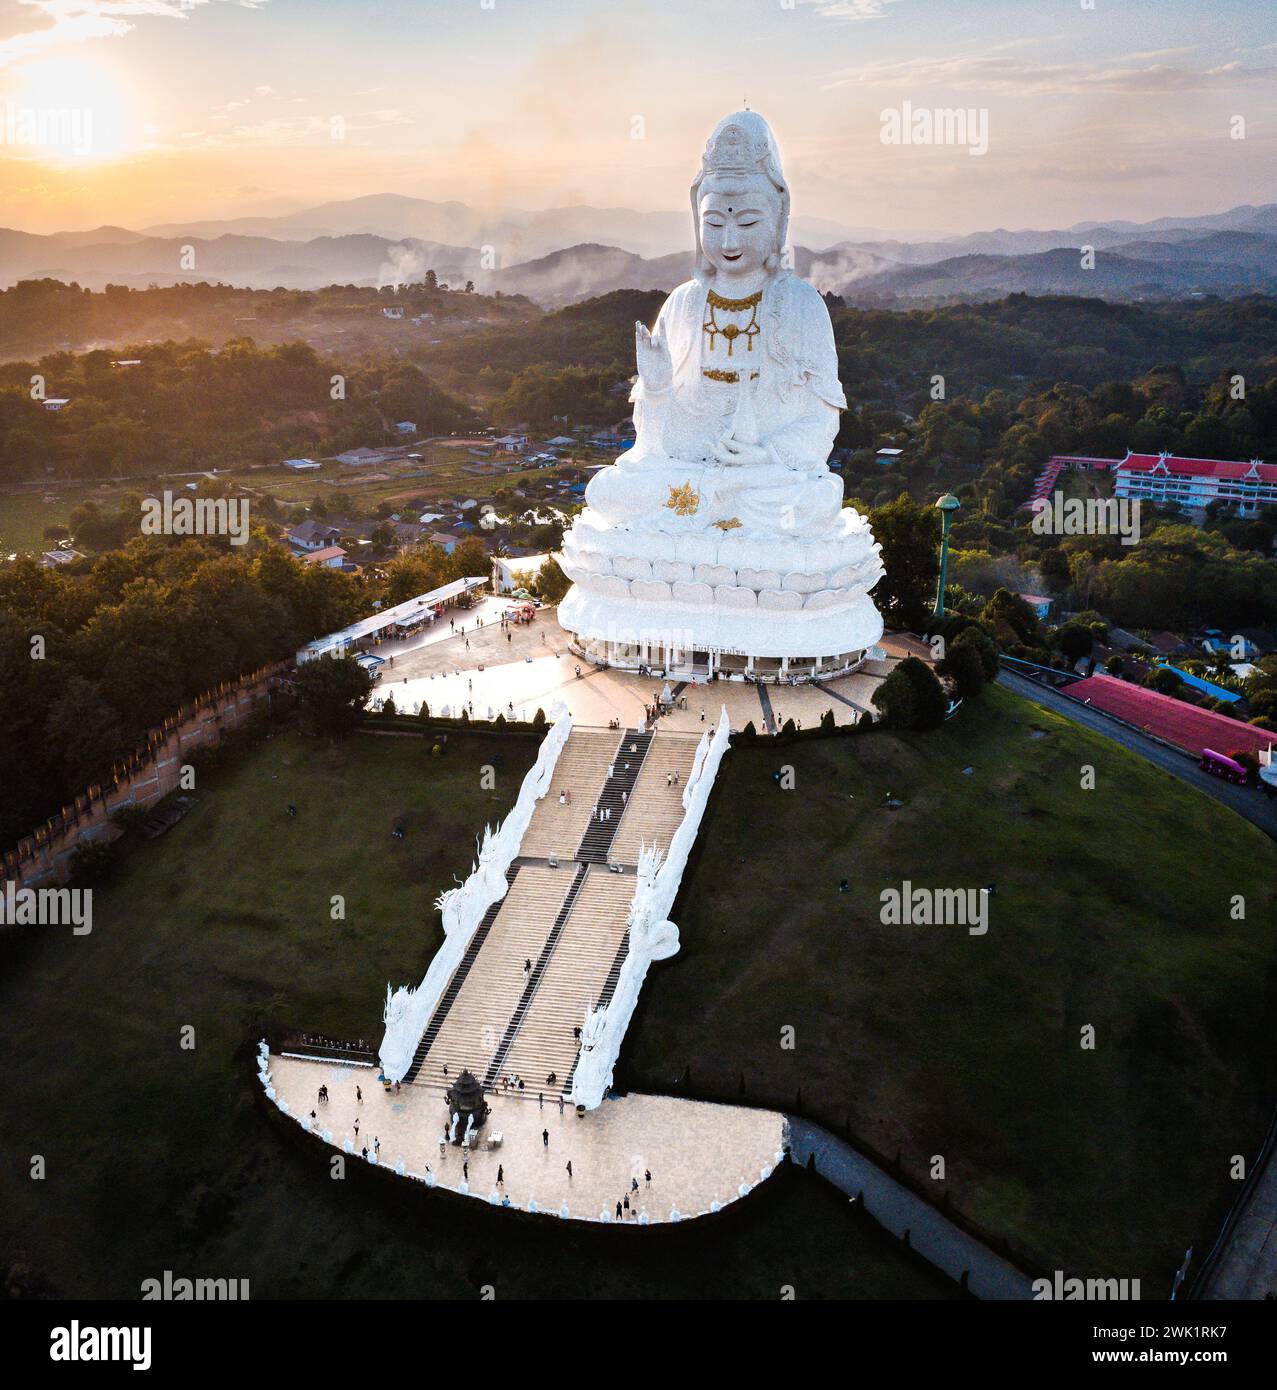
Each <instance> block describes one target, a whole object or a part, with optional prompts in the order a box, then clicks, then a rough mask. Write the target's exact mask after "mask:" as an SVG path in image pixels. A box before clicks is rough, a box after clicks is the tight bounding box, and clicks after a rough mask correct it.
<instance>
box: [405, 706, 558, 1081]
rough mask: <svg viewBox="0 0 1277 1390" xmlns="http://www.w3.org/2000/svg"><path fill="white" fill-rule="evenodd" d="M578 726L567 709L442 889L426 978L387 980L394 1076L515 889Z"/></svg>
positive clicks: (407, 1062)
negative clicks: (437, 941) (453, 882)
mask: <svg viewBox="0 0 1277 1390" xmlns="http://www.w3.org/2000/svg"><path fill="white" fill-rule="evenodd" d="M571 732H572V716H571V714H570V713H568V712H567V711H564V712H563V713H561V714H560V715H559V717H558V718H557V719H556V720H555V722H554V724H553V725H552V726H551V728H550V731H549V733H547V734H546V736H545V738H544V739H543V740H542V742H541V748H540V751H539V752H538V754H537V760H536V762H535V763H534V764H533V766H532V767H531V768H530V769H529V771H528V774H527V776H526V777H524V779H523V785H522V786H521V787H520V788H519V796H518V799H517V800H516V801H515V803H514V809H513V810H512V811H511V812H510V814H509V815H508V816H507V817H506V818H505V820H504V821H503V822H502V823H501V824H500V826H498V827H497V829H496V830H495V831H494V830H493V829H492V827H491V826H485V827H484V830H483V839H482V841H481V842H480V844H479V847H478V854H479V859H478V863H477V864H475V866H474V868H473V870H472V871H471V873H470V876H469V878H467V879H466V881H465V882H464V883H463V884H462V885H461V886H460V887H459V888H450V889H448V891H447V892H446V893H441V894H440V895H439V897H438V899H437V900H436V902H435V906H436V907H437V908H438V909H439V911H440V912H441V913H442V915H443V936H444V941H443V945H442V946H441V947H440V948H439V950H438V951H437V952H436V953H435V956H434V959H433V960H432V961H431V962H430V965H429V967H428V969H427V970H426V973H425V977H424V978H423V979H422V981H421V983H420V984H419V985H418V986H417V987H416V989H413V988H412V987H411V986H409V985H401V986H400V987H399V988H398V989H397V990H394V991H393V992H392V991H391V987H390V986H389V985H387V986H386V1007H385V1012H384V1013H383V1015H382V1020H383V1022H384V1023H385V1025H386V1032H385V1036H384V1037H383V1038H382V1040H381V1051H380V1057H381V1066H382V1071H383V1073H384V1074H385V1076H386V1078H387V1080H389V1081H402V1080H403V1078H404V1076H406V1075H407V1072H408V1069H409V1067H411V1065H412V1059H413V1055H414V1054H415V1052H416V1050H417V1044H418V1042H420V1040H421V1035H422V1033H423V1032H424V1031H425V1028H426V1024H427V1023H429V1021H430V1016H431V1015H432V1014H433V1013H434V1011H435V1008H436V1007H437V1006H438V1003H439V1000H440V997H441V996H442V994H443V992H444V990H445V989H446V988H447V987H448V981H449V980H450V979H452V976H453V974H454V972H455V971H456V969H457V966H458V965H460V964H461V959H462V957H463V956H464V955H465V953H466V948H467V947H468V946H469V945H470V942H471V939H472V938H473V936H474V934H475V932H476V930H477V929H478V927H479V923H480V922H482V921H483V917H484V914H485V913H486V912H487V910H488V909H489V908H490V907H491V906H492V905H493V904H494V903H497V902H500V901H501V899H502V898H504V897H505V895H506V893H507V892H508V891H509V883H508V882H507V880H506V871H507V870H508V869H509V867H510V865H511V864H512V863H513V862H514V859H515V856H516V855H517V854H518V853H519V846H520V844H521V843H522V842H523V836H524V834H525V833H526V831H527V828H528V825H529V823H530V822H531V820H532V814H533V812H534V811H535V810H536V803H537V802H538V801H539V800H540V799H541V797H543V796H544V795H545V794H546V792H547V791H549V789H550V781H551V778H552V777H553V776H554V768H555V764H556V763H557V762H558V760H559V754H560V753H561V752H562V751H563V745H564V744H565V743H566V742H567V740H568V735H569V734H570V733H571Z"/></svg>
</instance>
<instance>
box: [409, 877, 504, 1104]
mask: <svg viewBox="0 0 1277 1390" xmlns="http://www.w3.org/2000/svg"><path fill="white" fill-rule="evenodd" d="M518 872H519V866H518V865H517V864H512V865H511V866H510V867H509V868H508V869H507V870H506V871H505V881H506V884H507V885H508V887H507V890H506V895H505V897H503V898H498V899H497V901H496V902H494V903H493V904H492V906H491V907H490V908H489V909H488V910H487V912H485V913H484V914H483V920H482V921H481V922H480V923H479V925H478V927H476V928H475V933H474V935H473V936H472V937H471V938H470V944H469V946H467V947H466V953H465V955H464V956H462V957H461V963H460V964H459V965H458V966H457V968H456V970H455V971H454V972H453V976H452V979H451V980H449V981H448V988H447V989H445V990H444V992H443V994H442V995H441V996H440V999H439V1003H438V1004H437V1005H436V1006H435V1011H434V1013H433V1014H432V1015H431V1016H430V1022H429V1023H428V1024H426V1028H425V1031H424V1032H423V1033H422V1035H421V1041H420V1042H419V1043H418V1044H417V1050H416V1052H414V1053H413V1056H412V1065H411V1066H410V1067H409V1068H408V1070H407V1072H406V1073H405V1074H404V1079H403V1080H404V1085H405V1086H410V1085H411V1084H412V1083H413V1082H414V1081H416V1079H417V1073H418V1072H420V1070H421V1068H422V1065H423V1064H424V1062H425V1060H426V1054H427V1053H428V1052H429V1051H430V1048H431V1047H432V1045H433V1044H434V1040H435V1039H436V1038H437V1037H438V1036H439V1030H440V1029H441V1028H442V1027H443V1024H444V1020H445V1019H446V1018H447V1017H448V1010H449V1009H451V1008H452V1006H453V1004H454V1003H455V1002H456V998H457V995H458V994H460V993H461V986H462V985H464V984H465V982H466V976H467V975H468V974H469V973H470V967H471V966H472V965H473V964H474V963H475V961H476V959H477V958H478V955H479V952H480V950H481V949H482V947H483V943H484V942H485V941H486V940H487V939H488V933H489V932H490V931H491V930H492V924H493V922H495V921H496V920H497V913H498V912H500V911H501V907H502V904H503V903H504V902H505V900H506V898H508V897H509V896H510V894H509V889H510V888H513V887H514V880H515V878H516V877H517V875H518Z"/></svg>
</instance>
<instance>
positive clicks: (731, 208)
mask: <svg viewBox="0 0 1277 1390" xmlns="http://www.w3.org/2000/svg"><path fill="white" fill-rule="evenodd" d="M700 213H701V246H702V247H703V248H704V251H705V258H706V260H708V261H709V263H710V265H712V266H713V267H714V269H715V270H716V271H720V272H722V273H723V274H726V275H732V276H739V275H748V274H750V273H751V272H753V271H758V270H762V269H763V267H764V265H765V264H766V261H767V257H768V256H769V255H770V254H771V253H772V251H774V250H775V249H776V230H777V228H776V223H777V220H778V218H779V215H780V208H779V200H778V198H777V197H776V193H775V190H774V189H773V188H772V187H771V185H770V184H769V183H768V182H767V180H766V179H738V180H733V181H731V182H728V181H726V180H719V181H716V182H714V183H712V184H710V185H708V186H707V187H706V188H705V190H704V191H703V192H702V194H701V203H700Z"/></svg>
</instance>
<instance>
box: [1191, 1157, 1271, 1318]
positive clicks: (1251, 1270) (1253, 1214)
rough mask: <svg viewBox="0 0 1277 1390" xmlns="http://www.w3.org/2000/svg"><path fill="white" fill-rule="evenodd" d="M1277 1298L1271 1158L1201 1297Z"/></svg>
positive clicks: (1242, 1211)
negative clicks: (1271, 1295)
mask: <svg viewBox="0 0 1277 1390" xmlns="http://www.w3.org/2000/svg"><path fill="white" fill-rule="evenodd" d="M1269 1294H1273V1295H1275V1296H1277V1163H1274V1162H1273V1160H1272V1158H1271V1156H1270V1157H1269V1160H1268V1162H1267V1164H1266V1165H1265V1167H1264V1171H1263V1172H1262V1173H1261V1174H1260V1177H1259V1181H1258V1182H1257V1183H1256V1184H1255V1188H1254V1191H1253V1192H1251V1194H1250V1196H1249V1197H1248V1198H1247V1199H1246V1204H1245V1206H1244V1207H1243V1208H1242V1210H1241V1212H1240V1213H1239V1215H1238V1217H1237V1222H1236V1224H1235V1225H1234V1226H1233V1229H1232V1230H1231V1231H1230V1232H1229V1235H1228V1240H1227V1242H1226V1244H1225V1245H1224V1248H1223V1249H1222V1250H1221V1251H1220V1254H1219V1258H1218V1259H1217V1260H1216V1261H1215V1266H1214V1268H1213V1269H1212V1270H1211V1272H1210V1274H1209V1276H1208V1277H1207V1279H1206V1281H1205V1283H1204V1284H1203V1286H1202V1288H1201V1289H1200V1290H1199V1291H1198V1293H1197V1295H1196V1296H1197V1297H1198V1298H1204V1299H1212V1300H1213V1299H1238V1298H1245V1299H1261V1298H1265V1297H1267V1296H1268V1295H1269Z"/></svg>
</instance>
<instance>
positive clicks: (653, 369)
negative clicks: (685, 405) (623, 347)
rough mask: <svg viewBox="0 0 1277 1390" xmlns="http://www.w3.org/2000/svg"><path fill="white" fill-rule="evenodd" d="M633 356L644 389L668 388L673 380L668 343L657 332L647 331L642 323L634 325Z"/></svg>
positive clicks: (660, 389)
mask: <svg viewBox="0 0 1277 1390" xmlns="http://www.w3.org/2000/svg"><path fill="white" fill-rule="evenodd" d="M634 357H635V360H636V362H637V363H638V374H639V380H640V381H642V383H643V389H644V390H646V391H668V390H669V388H670V386H671V385H672V384H673V381H674V363H673V360H672V359H671V357H670V349H669V344H668V343H667V342H666V341H665V339H664V338H663V337H662V336H661V335H660V334H659V333H656V334H653V333H649V332H648V331H647V326H646V325H645V324H642V323H636V324H635V325H634Z"/></svg>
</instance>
